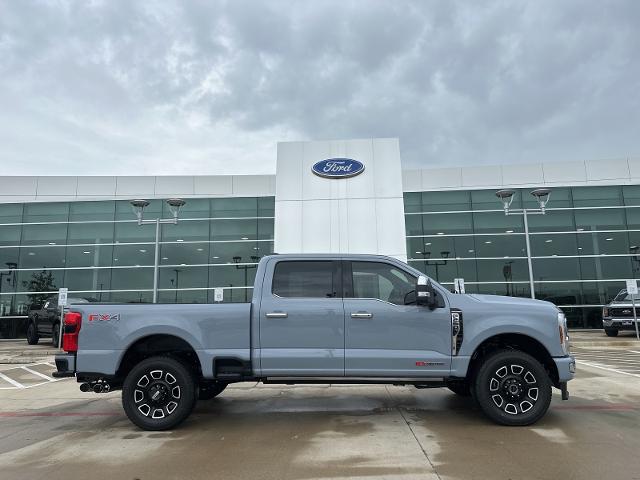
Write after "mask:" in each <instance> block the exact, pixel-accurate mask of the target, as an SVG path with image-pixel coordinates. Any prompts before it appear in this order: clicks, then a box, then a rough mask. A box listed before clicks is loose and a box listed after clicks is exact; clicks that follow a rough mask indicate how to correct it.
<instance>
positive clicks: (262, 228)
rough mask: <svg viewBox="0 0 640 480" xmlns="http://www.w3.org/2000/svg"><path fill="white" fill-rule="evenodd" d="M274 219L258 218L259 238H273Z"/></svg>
mask: <svg viewBox="0 0 640 480" xmlns="http://www.w3.org/2000/svg"><path fill="white" fill-rule="evenodd" d="M273 238H274V236H273V220H272V219H260V220H258V239H260V240H273Z"/></svg>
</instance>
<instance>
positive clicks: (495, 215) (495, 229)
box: [473, 212, 524, 233]
mask: <svg viewBox="0 0 640 480" xmlns="http://www.w3.org/2000/svg"><path fill="white" fill-rule="evenodd" d="M473 226H474V231H475V233H513V232H516V233H520V232H524V223H523V219H522V216H520V215H505V214H504V212H474V214H473Z"/></svg>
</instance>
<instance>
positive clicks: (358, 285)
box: [351, 262, 417, 305]
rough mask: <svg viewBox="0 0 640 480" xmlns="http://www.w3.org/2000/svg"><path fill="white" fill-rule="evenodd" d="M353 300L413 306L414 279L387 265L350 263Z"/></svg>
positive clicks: (414, 299) (414, 297)
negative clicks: (359, 299) (375, 300)
mask: <svg viewBox="0 0 640 480" xmlns="http://www.w3.org/2000/svg"><path fill="white" fill-rule="evenodd" d="M351 271H352V285H353V298H377V299H379V300H382V301H385V302H389V303H393V304H395V305H410V304H415V302H416V295H415V288H416V281H417V279H416V277H414V276H413V275H409V274H408V273H406V272H404V271H403V270H401V269H399V268H397V267H396V266H394V265H391V264H388V263H379V262H351Z"/></svg>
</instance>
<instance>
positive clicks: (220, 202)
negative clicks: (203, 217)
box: [210, 197, 258, 218]
mask: <svg viewBox="0 0 640 480" xmlns="http://www.w3.org/2000/svg"><path fill="white" fill-rule="evenodd" d="M210 202H211V217H212V218H236V217H257V216H258V201H257V199H256V198H254V197H251V198H212V199H210Z"/></svg>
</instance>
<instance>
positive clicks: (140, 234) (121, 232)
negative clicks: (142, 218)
mask: <svg viewBox="0 0 640 480" xmlns="http://www.w3.org/2000/svg"><path fill="white" fill-rule="evenodd" d="M155 238H156V226H155V225H138V224H137V223H135V222H122V223H116V224H115V238H114V241H115V242H116V243H130V242H155Z"/></svg>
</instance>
